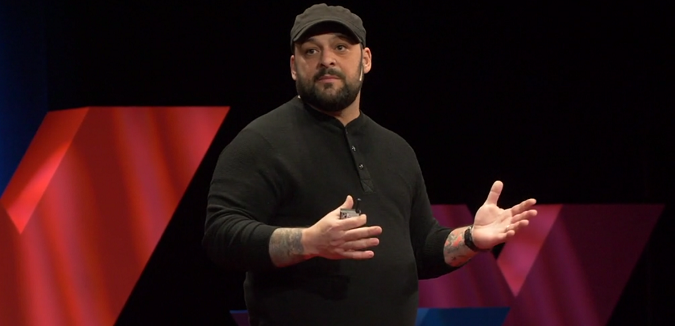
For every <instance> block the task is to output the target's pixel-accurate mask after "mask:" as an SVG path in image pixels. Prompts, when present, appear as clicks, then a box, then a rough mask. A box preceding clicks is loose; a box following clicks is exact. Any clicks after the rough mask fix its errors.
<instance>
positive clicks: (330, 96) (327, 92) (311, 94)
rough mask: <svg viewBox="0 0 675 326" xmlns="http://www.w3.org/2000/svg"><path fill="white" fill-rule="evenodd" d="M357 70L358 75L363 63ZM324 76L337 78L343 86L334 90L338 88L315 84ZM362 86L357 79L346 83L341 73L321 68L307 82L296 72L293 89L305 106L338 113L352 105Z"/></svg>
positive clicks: (329, 84) (327, 84)
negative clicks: (296, 76)
mask: <svg viewBox="0 0 675 326" xmlns="http://www.w3.org/2000/svg"><path fill="white" fill-rule="evenodd" d="M359 69H360V70H359V75H360V74H362V72H363V63H361V65H360V66H359ZM296 71H297V70H296ZM324 75H333V76H337V77H338V78H339V79H340V80H342V83H343V84H344V85H343V86H342V88H340V89H337V90H336V89H335V88H336V87H338V86H336V85H335V84H334V83H325V84H319V83H317V81H318V80H319V78H321V77H322V76H324ZM362 85H363V82H362V81H361V80H359V78H355V79H354V80H350V81H348V80H347V77H346V76H345V75H344V74H343V73H342V72H340V71H337V70H336V69H333V68H322V69H320V70H319V71H318V72H317V73H316V74H315V75H314V77H312V78H311V79H309V80H308V79H307V78H304V76H303V75H302V74H301V73H300V72H299V71H298V78H297V80H296V81H295V88H296V89H297V92H298V95H300V98H301V99H302V100H303V101H305V102H306V103H307V104H309V105H311V106H314V107H315V108H317V109H319V110H322V111H326V112H339V111H342V110H344V109H345V108H346V107H348V106H349V105H350V104H352V103H354V101H356V97H357V96H358V95H359V92H360V91H361V86H362ZM331 91H332V92H331Z"/></svg>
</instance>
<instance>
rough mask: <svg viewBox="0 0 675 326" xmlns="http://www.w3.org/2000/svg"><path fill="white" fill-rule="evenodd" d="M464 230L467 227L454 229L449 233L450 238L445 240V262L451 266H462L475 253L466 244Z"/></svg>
mask: <svg viewBox="0 0 675 326" xmlns="http://www.w3.org/2000/svg"><path fill="white" fill-rule="evenodd" d="M464 230H465V228H458V229H455V230H452V232H450V234H449V235H448V239H447V240H445V245H444V246H443V256H444V257H445V262H446V263H447V264H448V265H450V266H453V267H459V266H462V265H464V264H466V263H467V262H468V261H469V260H470V259H471V257H473V256H474V254H475V252H473V251H472V250H471V249H469V247H467V246H466V244H464Z"/></svg>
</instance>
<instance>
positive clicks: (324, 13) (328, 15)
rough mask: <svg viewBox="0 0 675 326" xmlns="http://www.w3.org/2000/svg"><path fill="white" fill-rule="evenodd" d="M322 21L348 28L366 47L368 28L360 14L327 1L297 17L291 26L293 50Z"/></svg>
mask: <svg viewBox="0 0 675 326" xmlns="http://www.w3.org/2000/svg"><path fill="white" fill-rule="evenodd" d="M322 23H336V24H339V25H342V26H343V27H345V28H346V30H347V31H348V32H350V33H351V34H352V36H354V38H355V39H356V40H358V41H359V43H361V44H362V45H363V46H364V47H365V46H366V29H365V28H364V27H363V21H362V20H361V18H360V17H359V16H357V15H356V14H354V13H352V12H351V11H349V9H347V8H345V7H342V6H328V5H326V4H325V3H321V4H316V5H313V6H311V7H309V8H307V9H306V10H305V11H304V12H303V13H301V14H299V15H297V16H296V17H295V23H294V24H293V28H291V52H292V51H293V44H294V43H295V42H297V41H299V40H300V39H301V38H302V37H303V36H304V35H305V33H306V32H307V31H308V30H310V29H311V28H312V27H314V26H316V25H318V24H322Z"/></svg>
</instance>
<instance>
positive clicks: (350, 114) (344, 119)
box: [310, 93, 361, 126]
mask: <svg viewBox="0 0 675 326" xmlns="http://www.w3.org/2000/svg"><path fill="white" fill-rule="evenodd" d="M360 99H361V93H359V94H358V95H356V99H355V100H354V102H352V104H350V105H349V106H348V107H346V108H344V109H342V110H341V111H337V112H329V111H324V110H321V109H320V108H317V107H315V106H313V105H310V106H311V107H312V108H314V109H315V110H317V111H319V112H321V113H324V114H327V115H329V116H331V117H334V118H335V119H338V120H339V121H340V122H341V123H342V125H344V126H346V125H347V124H348V123H350V122H352V121H353V120H354V119H356V118H358V117H359V115H360V114H361V111H360V108H359V102H360Z"/></svg>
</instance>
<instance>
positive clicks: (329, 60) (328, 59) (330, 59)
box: [321, 51, 335, 67]
mask: <svg viewBox="0 0 675 326" xmlns="http://www.w3.org/2000/svg"><path fill="white" fill-rule="evenodd" d="M321 65H322V66H324V67H333V66H335V57H334V56H333V54H332V53H331V52H330V51H323V52H322V53H321Z"/></svg>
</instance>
